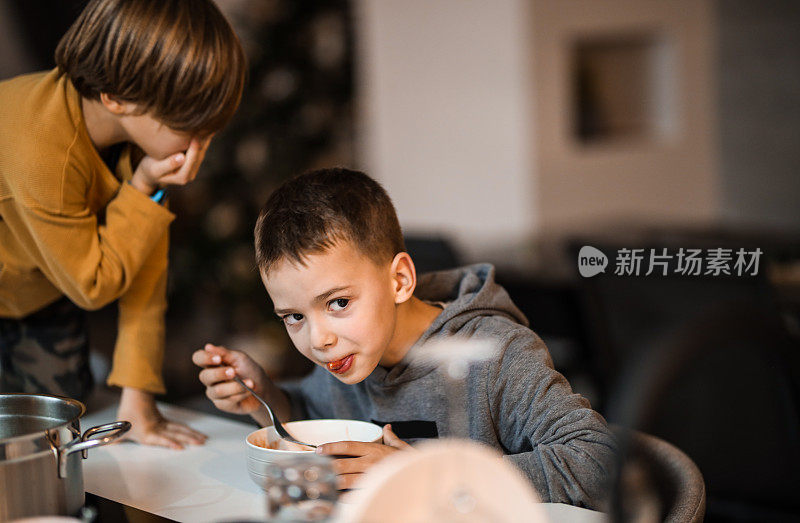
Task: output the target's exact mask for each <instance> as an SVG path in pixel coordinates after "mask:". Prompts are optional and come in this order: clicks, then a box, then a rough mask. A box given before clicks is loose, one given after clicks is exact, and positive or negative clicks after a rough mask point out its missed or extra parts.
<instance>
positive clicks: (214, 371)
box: [200, 367, 238, 386]
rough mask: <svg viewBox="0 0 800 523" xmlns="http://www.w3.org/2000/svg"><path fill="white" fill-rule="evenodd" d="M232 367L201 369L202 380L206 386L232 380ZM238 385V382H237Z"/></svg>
mask: <svg viewBox="0 0 800 523" xmlns="http://www.w3.org/2000/svg"><path fill="white" fill-rule="evenodd" d="M228 369H230V367H209V368H206V369H203V370H201V371H200V381H201V382H202V383H203V385H205V386H213V385H217V384H218V383H224V382H228V381H230V380H231V376H229V375H228ZM237 385H238V384H237Z"/></svg>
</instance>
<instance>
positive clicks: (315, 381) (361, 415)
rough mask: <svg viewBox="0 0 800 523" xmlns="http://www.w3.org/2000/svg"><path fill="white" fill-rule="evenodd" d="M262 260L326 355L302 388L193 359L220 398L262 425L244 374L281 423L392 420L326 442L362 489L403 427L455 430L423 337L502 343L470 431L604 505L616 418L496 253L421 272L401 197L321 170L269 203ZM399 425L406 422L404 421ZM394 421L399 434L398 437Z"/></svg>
mask: <svg viewBox="0 0 800 523" xmlns="http://www.w3.org/2000/svg"><path fill="white" fill-rule="evenodd" d="M255 242H256V260H257V263H258V268H259V270H260V273H261V277H262V280H263V282H264V286H265V287H266V289H267V292H268V293H269V296H270V297H271V298H272V301H273V303H274V306H275V312H276V314H277V315H278V316H279V317H280V318H281V320H282V321H283V322H284V324H285V325H286V330H287V331H288V333H289V336H290V337H291V339H292V342H293V343H294V345H295V346H296V347H297V349H298V350H299V351H300V352H301V353H302V354H303V355H304V356H305V357H307V358H308V359H310V360H311V361H313V362H314V363H315V364H316V365H317V366H316V367H315V369H314V371H313V372H312V373H311V374H310V375H309V376H308V377H306V378H305V379H304V380H303V381H302V382H300V384H299V385H298V386H295V387H284V388H279V387H278V386H276V385H274V384H273V383H272V382H271V381H270V380H269V378H268V377H267V376H266V375H265V374H264V372H263V370H261V369H260V368H259V367H258V366H257V365H256V364H255V363H254V362H253V360H252V359H250V358H249V357H248V356H246V355H245V354H243V353H241V352H237V351H231V350H228V349H225V348H223V347H219V346H214V345H207V346H206V347H205V350H199V351H197V352H195V353H194V355H193V361H194V362H195V363H196V364H197V365H198V366H201V367H204V370H202V371H201V372H200V380H201V381H202V382H203V383H204V384H205V385H206V387H207V389H206V394H207V396H208V397H209V398H210V399H211V400H212V401H213V402H214V404H215V405H216V406H217V407H218V408H220V409H222V410H225V411H227V412H236V413H249V414H251V415H253V417H254V418H255V419H256V420H257V421H259V422H261V423H262V424H264V422H265V418H264V413H263V411H262V410H260V409H259V408H258V405H257V403H256V402H255V400H254V399H253V398H252V397H251V396H249V395H248V394H247V393H246V392H243V390H242V388H241V387H240V386H239V385H238V384H237V383H236V382H234V381H231V377H232V376H233V375H234V373H235V374H238V375H239V376H240V377H242V379H245V380H246V382H249V383H248V385H251V386H252V387H253V388H254V389H255V390H256V391H258V392H260V393H261V394H262V395H264V396H265V397H266V399H267V401H268V402H269V403H270V404H271V405H272V406H275V407H277V410H278V415H279V416H280V417H281V419H282V420H289V419H295V420H296V419H306V418H349V419H358V420H365V421H373V422H376V423H388V424H390V426H389V425H387V426H386V427H384V444H372V443H357V442H338V443H330V444H326V445H322V446H320V447H319V449H318V450H317V452H320V453H322V454H330V455H346V456H354V458H344V459H337V460H336V461H335V462H334V467H335V470H336V471H337V473H338V474H339V486H340V488H348V487H350V486H351V485H352V484H353V482H354V481H355V480H356V479H357V478H358V476H359V474H360V473H363V472H364V471H365V470H366V469H367V468H368V467H369V466H370V465H372V464H373V463H375V462H377V461H378V460H380V459H381V458H382V457H383V456H385V455H387V454H389V453H392V452H396V451H397V450H404V449H409V448H411V447H410V446H409V445H408V444H407V443H404V442H403V441H402V439H403V438H405V439H417V438H419V437H437V436H442V437H446V436H450V435H454V433H453V427H450V426H448V423H449V422H448V416H447V415H446V406H447V404H448V398H447V397H446V395H447V393H448V388H447V386H446V383H445V380H446V379H445V378H444V377H443V376H442V374H441V373H439V372H435V371H432V369H431V368H430V367H426V366H416V365H412V364H410V362H411V360H412V359H413V357H414V353H415V351H417V352H419V350H420V347H421V345H422V344H423V343H425V342H427V341H429V340H435V339H437V338H443V337H452V336H456V337H460V338H462V339H463V338H473V339H490V340H494V341H495V342H496V343H497V344H499V345H500V347H501V348H500V351H499V353H498V354H497V355H496V356H495V357H493V358H491V359H489V360H487V361H481V362H478V363H474V364H473V365H472V366H471V367H470V371H469V374H468V376H467V378H466V387H465V390H466V391H467V396H468V397H467V398H466V399H467V401H466V402H465V403H466V404H467V405H468V409H469V412H468V413H467V415H468V432H469V437H470V438H471V439H473V440H475V441H478V442H481V443H484V444H487V445H489V446H491V447H494V448H496V449H498V450H499V451H500V452H502V453H503V454H504V455H505V457H506V458H507V459H508V460H510V461H511V462H513V463H514V464H515V465H517V466H518V467H519V468H520V469H521V470H522V471H523V472H524V473H525V474H526V475H527V476H528V478H529V479H530V481H531V483H532V484H533V486H534V487H535V488H536V490H537V491H538V493H539V495H540V496H541V498H542V499H543V500H544V501H552V502H563V503H570V504H574V505H579V506H584V507H589V508H598V507H599V506H600V505H601V503H602V500H603V497H604V489H603V486H604V483H605V479H606V476H607V474H608V471H609V470H610V468H611V466H612V464H613V459H614V454H613V453H614V441H613V439H612V436H611V435H610V433H609V430H608V428H607V426H606V424H605V422H604V420H603V418H602V417H601V416H600V415H599V414H597V413H596V412H594V411H593V410H591V408H590V406H589V402H588V401H586V400H585V399H584V398H582V397H581V396H579V395H577V394H574V393H573V392H572V390H571V389H570V386H569V384H568V383H567V381H566V380H565V379H564V377H563V376H561V374H559V373H558V372H556V371H555V370H553V366H552V362H551V360H550V355H549V354H548V352H547V348H546V347H545V345H544V343H543V342H542V340H541V339H539V337H537V336H536V334H534V333H533V332H532V331H531V330H530V329H528V328H527V321H526V319H525V318H524V316H523V315H522V313H520V311H519V310H518V309H517V308H516V307H515V306H514V304H513V303H512V302H511V300H510V299H509V297H508V295H507V294H506V292H505V291H504V290H503V289H502V288H501V287H499V286H498V285H497V284H496V283H495V282H494V269H493V267H492V266H491V265H487V264H482V265H473V266H470V267H465V268H461V269H455V270H450V271H443V272H438V273H431V274H426V275H423V276H421V277H420V278H419V281H418V280H417V274H416V272H415V270H414V263H413V262H412V260H411V257H410V256H409V255H408V253H406V252H405V247H404V244H403V238H402V234H401V230H400V225H399V223H398V220H397V216H396V215H395V210H394V207H393V206H392V203H391V201H390V199H389V197H388V195H387V194H386V192H385V191H384V190H383V188H382V187H381V186H380V185H379V184H378V183H376V182H375V181H374V180H372V179H371V178H369V177H368V176H366V175H365V174H363V173H360V172H355V171H350V170H346V169H326V170H320V171H314V172H310V173H307V174H305V175H302V176H299V177H297V178H295V179H293V180H290V181H289V182H287V183H286V184H284V185H283V186H282V187H280V188H279V189H278V190H277V191H276V192H275V193H274V194H273V195H272V196H271V197H270V198H269V200H268V201H267V203H266V205H265V206H264V208H263V209H262V211H261V214H260V216H259V218H258V223H257V224H256V229H255ZM392 428H393V430H394V431H393V430H392ZM395 432H396V435H395Z"/></svg>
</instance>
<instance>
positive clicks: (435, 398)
mask: <svg viewBox="0 0 800 523" xmlns="http://www.w3.org/2000/svg"><path fill="white" fill-rule="evenodd" d="M415 295H416V296H417V297H418V298H420V299H422V300H426V301H431V302H444V303H447V306H446V307H445V308H444V310H443V311H442V312H441V313H440V314H439V316H438V317H437V318H436V319H435V320H434V321H433V323H432V324H431V325H430V327H429V328H428V329H427V330H426V331H425V332H424V333H423V334H422V336H421V337H420V339H419V340H418V341H417V343H415V344H414V346H413V347H412V348H411V349H410V350H409V352H408V354H407V355H406V357H405V358H403V360H402V361H401V362H400V363H398V364H397V365H395V366H394V367H392V368H389V369H387V368H384V367H381V366H378V367H377V368H376V369H375V370H374V371H373V372H372V374H370V375H369V376H368V377H367V379H365V380H364V381H362V382H361V383H357V384H355V385H346V384H344V383H342V382H340V381H339V380H337V379H336V378H335V377H333V376H332V375H331V374H330V373H329V372H328V371H327V370H325V369H323V368H322V367H319V366H317V367H316V368H315V369H314V371H313V372H312V373H311V374H310V375H309V376H307V377H306V378H304V379H303V380H302V381H300V382H298V383H297V384H294V385H293V386H289V385H284V386H283V388H284V391H285V392H286V393H287V394H288V395H289V398H290V402H291V404H292V410H293V412H292V414H293V416H292V417H293V419H305V418H312V419H314V418H317V419H319V418H347V419H358V420H365V421H373V422H376V423H380V424H383V423H391V424H392V428H393V429H394V431H395V433H396V434H397V435H398V436H399V437H400V438H401V439H404V440H411V441H414V440H418V439H420V438H424V437H437V436H442V437H446V436H462V437H463V436H468V437H469V438H470V439H472V440H475V441H478V442H481V443H484V444H487V445H489V446H491V447H493V448H495V449H497V450H499V451H500V452H501V453H503V454H504V455H505V457H506V458H507V459H508V460H510V461H511V462H512V463H514V464H515V465H517V466H518V467H519V468H520V469H521V470H522V471H523V472H524V473H525V474H526V475H527V476H528V478H530V481H531V483H532V484H533V486H534V487H535V488H536V490H537V491H538V493H539V495H540V497H541V498H542V500H543V501H550V502H560V503H569V504H572V505H578V506H581V507H588V508H594V509H598V508H602V506H603V501H604V498H605V494H606V493H605V490H604V487H605V482H606V479H607V475H608V474H609V472H610V471H611V470H612V466H613V463H614V452H615V443H614V440H613V437H612V436H611V433H610V432H609V430H608V427H607V426H606V423H605V421H604V420H603V418H602V417H601V416H600V415H599V414H598V413H596V412H595V411H593V410H592V409H591V407H590V405H589V402H588V401H587V400H586V399H585V398H583V397H582V396H580V395H578V394H574V393H573V392H572V389H571V388H570V386H569V384H568V383H567V380H566V379H565V378H564V377H563V376H562V375H561V374H559V373H558V372H556V371H555V370H554V369H553V363H552V360H551V359H550V354H549V353H548V351H547V347H546V346H545V344H544V342H543V341H542V340H541V339H540V338H539V337H538V336H537V335H536V334H535V333H534V332H533V331H531V330H530V329H529V328H528V327H527V325H528V322H527V320H526V319H525V317H524V316H523V315H522V313H521V312H520V311H519V309H517V307H516V306H515V305H514V304H513V303H512V302H511V299H510V298H509V296H508V294H507V293H506V291H505V290H504V289H503V288H502V287H500V286H499V285H497V284H496V283H495V281H494V267H492V266H491V265H488V264H479V265H472V266H469V267H464V268H460V269H454V270H449V271H441V272H435V273H429V274H424V275H422V276H420V278H419V281H418V285H417V289H416V292H415ZM442 336H457V337H460V338H474V339H491V340H493V341H494V342H495V343H499V345H500V351H499V352H498V353H497V354H496V355H495V356H494V357H492V358H490V359H488V360H485V361H480V362H475V363H472V364H471V365H470V368H469V372H468V375H467V377H466V380H465V382H464V383H462V384H461V385H460V386H454V385H453V382H452V381H448V379H447V378H446V377H445V375H444V373H442V372H441V371H439V370H437V369H436V368H435V367H433V366H431V365H426V364H418V363H417V361H418V358H416V359H415V355H418V354H419V353H420V352H421V350H424V349H421V348H420V347H421V345H422V344H423V343H424V342H426V341H429V340H432V339H435V338H437V337H442ZM454 395H455V396H456V397H455V398H454ZM464 395H465V396H466V398H465V400H466V401H464V400H461V402H460V404H461V405H462V408H465V409H466V426H467V432H468V434H463V433H458V431H457V430H456V428H457V427H458V426H459V425H458V424H456V425H455V426H453V425H454V423H453V422H454V420H458V417H457V416H451V415H448V406H449V405H454V404H457V403H458V401H459V397H461V396H464ZM448 396H449V397H448ZM454 400H455V403H454ZM462 415H463V412H462ZM462 419H463V417H462Z"/></svg>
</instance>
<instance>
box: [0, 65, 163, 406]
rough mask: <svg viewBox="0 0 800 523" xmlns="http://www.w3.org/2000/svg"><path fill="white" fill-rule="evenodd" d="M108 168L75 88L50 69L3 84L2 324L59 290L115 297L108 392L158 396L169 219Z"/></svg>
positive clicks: (83, 297) (124, 170) (90, 305)
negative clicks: (117, 390) (115, 389)
mask: <svg viewBox="0 0 800 523" xmlns="http://www.w3.org/2000/svg"><path fill="white" fill-rule="evenodd" d="M131 175H132V171H131V163H130V157H129V151H127V150H126V152H125V153H123V155H122V157H121V158H120V161H119V163H118V166H117V172H116V173H112V172H111V171H109V169H108V168H107V167H106V165H105V163H104V162H103V160H102V159H101V158H100V155H99V154H98V152H97V150H96V149H95V148H94V145H93V144H92V141H91V139H90V138H89V134H88V132H87V130H86V124H85V122H84V119H83V112H82V110H81V97H80V95H79V94H78V93H77V91H76V90H75V88H74V87H73V85H72V83H71V82H70V81H69V80H68V79H67V78H66V77H65V76H63V75H62V76H60V77H59V75H58V73H57V72H56V71H55V70H53V71H49V72H42V73H34V74H30V75H25V76H20V77H17V78H13V79H11V80H7V81H4V82H0V317H6V318H21V317H23V316H26V315H28V314H30V313H32V312H34V311H37V310H39V309H41V308H42V307H44V306H46V305H48V304H50V303H52V302H53V301H55V300H57V299H58V298H59V297H61V296H62V295H66V296H67V297H68V298H69V299H70V300H72V301H73V302H74V303H75V304H77V305H78V306H79V307H82V308H84V309H97V308H100V307H102V306H104V305H106V304H108V303H110V302H112V301H114V300H116V299H119V326H118V334H117V342H116V346H115V349H114V361H113V366H112V371H111V374H110V375H109V377H108V383H109V384H110V385H117V386H124V387H136V388H139V389H143V390H146V391H150V392H153V393H163V392H164V390H165V389H164V382H163V379H162V376H161V367H162V363H163V358H164V312H165V309H166V278H167V249H168V228H169V224H170V222H171V221H172V219H173V218H174V216H173V214H172V213H170V212H169V211H168V210H167V209H165V208H164V207H163V206H161V205H158V204H157V203H155V202H153V201H152V200H150V198H148V197H147V196H146V195H144V194H142V193H140V192H139V191H137V190H136V189H134V188H133V187H132V186H131V185H130V184H127V183H121V182H124V181H126V180H129V179H130V177H131Z"/></svg>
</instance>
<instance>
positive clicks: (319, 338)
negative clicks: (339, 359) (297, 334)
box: [310, 325, 336, 350]
mask: <svg viewBox="0 0 800 523" xmlns="http://www.w3.org/2000/svg"><path fill="white" fill-rule="evenodd" d="M310 341H311V346H312V347H313V348H315V349H317V350H325V349H329V348H331V347H333V346H334V345H336V335H335V334H334V333H333V331H331V330H330V329H327V328H325V327H324V326H321V325H320V326H316V327H314V328H312V329H311V340H310Z"/></svg>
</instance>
